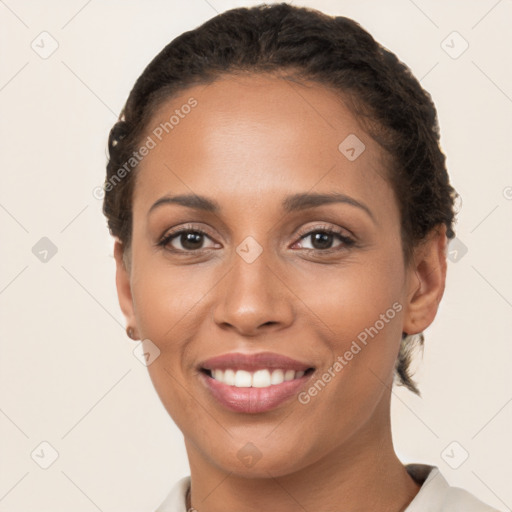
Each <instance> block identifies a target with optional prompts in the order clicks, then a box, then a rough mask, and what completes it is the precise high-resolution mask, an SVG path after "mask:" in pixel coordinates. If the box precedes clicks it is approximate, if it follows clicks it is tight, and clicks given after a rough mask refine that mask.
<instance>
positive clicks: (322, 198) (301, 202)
mask: <svg viewBox="0 0 512 512" xmlns="http://www.w3.org/2000/svg"><path fill="white" fill-rule="evenodd" d="M332 203H344V204H348V205H351V206H354V207H356V208H360V209H361V210H363V211H365V212H366V213H367V214H368V215H369V216H370V217H371V219H372V220H373V221H375V217H374V216H373V213H372V211H371V210H370V208H368V206H366V205H365V204H364V203H361V202H360V201H357V200H356V199H354V198H353V197H350V196H347V195H345V194H340V193H335V192H333V193H329V194H319V193H301V194H293V195H290V196H287V197H286V198H285V199H284V200H283V202H282V208H283V210H284V211H285V212H286V213H291V212H294V211H300V210H306V209H308V208H314V207H317V206H322V205H324V204H332ZM164 204H179V205H181V206H186V207H187V208H194V209H196V210H203V211H206V212H211V213H219V212H220V210H221V207H220V205H219V203H218V202H217V201H215V200H213V199H209V198H207V197H205V196H198V195H197V194H181V195H177V196H164V197H161V198H160V199H158V201H156V202H155V203H154V204H153V206H151V208H150V209H149V211H148V215H149V214H150V213H151V212H152V211H153V210H155V209H156V208H158V207H159V206H162V205H164Z"/></svg>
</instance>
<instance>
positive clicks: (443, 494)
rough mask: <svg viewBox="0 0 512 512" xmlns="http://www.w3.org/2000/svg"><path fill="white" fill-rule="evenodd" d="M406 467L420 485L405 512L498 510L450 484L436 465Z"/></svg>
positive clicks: (480, 511)
mask: <svg viewBox="0 0 512 512" xmlns="http://www.w3.org/2000/svg"><path fill="white" fill-rule="evenodd" d="M406 469H407V471H408V472H409V474H410V475H411V476H412V477H413V478H414V479H415V480H416V481H417V482H418V483H421V484H422V485H421V489H420V491H419V492H418V494H417V495H416V496H415V497H414V499H413V500H412V501H411V503H410V504H409V506H408V507H407V508H406V509H405V512H499V511H498V510H496V509H495V508H492V507H490V506H489V505H486V504H485V503H484V502H482V501H480V500H479V499H478V498H477V497H476V496H474V495H473V494H471V493H470V492H468V491H466V490H464V489H461V488H459V487H453V486H451V485H450V484H449V483H448V481H447V480H446V478H445V477H444V476H443V475H442V474H441V472H440V471H439V468H437V467H436V466H428V465H426V464H408V465H407V466H406Z"/></svg>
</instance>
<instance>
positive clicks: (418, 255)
mask: <svg viewBox="0 0 512 512" xmlns="http://www.w3.org/2000/svg"><path fill="white" fill-rule="evenodd" d="M447 241H448V239H447V237H446V226H445V225H444V224H442V225H439V226H436V227H435V228H434V229H433V230H432V231H431V232H430V233H429V235H428V236H427V238H426V241H425V242H423V243H421V244H420V245H419V246H418V247H416V248H415V249H414V250H413V253H412V255H411V263H410V266H409V271H408V273H409V276H408V294H407V299H406V304H405V308H404V309H405V314H404V325H403V331H404V332H405V333H407V334H417V333H420V332H423V331H424V330H425V329H426V328H427V327H428V326H429V325H430V324H431V323H432V322H433V320H434V318H435V316H436V314H437V309H438V307H439V302H441V298H442V297H443V293H444V287H445V281H446V248H447Z"/></svg>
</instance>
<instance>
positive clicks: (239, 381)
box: [235, 370, 252, 388]
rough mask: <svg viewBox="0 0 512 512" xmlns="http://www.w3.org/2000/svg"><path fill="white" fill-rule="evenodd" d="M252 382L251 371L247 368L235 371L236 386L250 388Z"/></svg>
mask: <svg viewBox="0 0 512 512" xmlns="http://www.w3.org/2000/svg"><path fill="white" fill-rule="evenodd" d="M251 383H252V377H251V374H250V373H249V372H246V371H245V370H238V371H237V372H236V373H235V386H236V387H237V388H250V387H251Z"/></svg>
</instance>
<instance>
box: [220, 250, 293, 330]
mask: <svg viewBox="0 0 512 512" xmlns="http://www.w3.org/2000/svg"><path fill="white" fill-rule="evenodd" d="M271 260H272V261H271ZM288 274H289V273H288V272H285V270H284V269H283V267H282V265H279V264H278V262H276V261H275V259H273V258H271V257H269V252H268V250H264V251H263V252H262V253H261V254H260V255H259V256H258V258H257V259H256V260H255V261H252V262H251V263H249V262H248V261H246V260H244V259H243V258H242V257H240V256H239V255H238V254H234V258H233V262H232V265H231V267H230V269H229V270H228V272H227V274H225V276H224V278H223V279H222V280H221V282H220V283H219V285H218V286H216V287H215V288H216V294H217V296H216V298H215V305H214V307H213V320H214V322H215V324H216V325H218V326H219V327H221V328H222V329H224V330H233V331H235V332H237V333H238V334H239V335H243V336H257V335H258V334H260V333H262V332H270V331H275V330H280V329H283V328H286V327H288V326H289V325H290V324H291V323H292V322H293V319H294V314H295V310H294V304H293V297H294V295H293V293H292V291H291V289H290V284H289V283H288V282H287V281H289V280H290V279H289V275H288Z"/></svg>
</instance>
